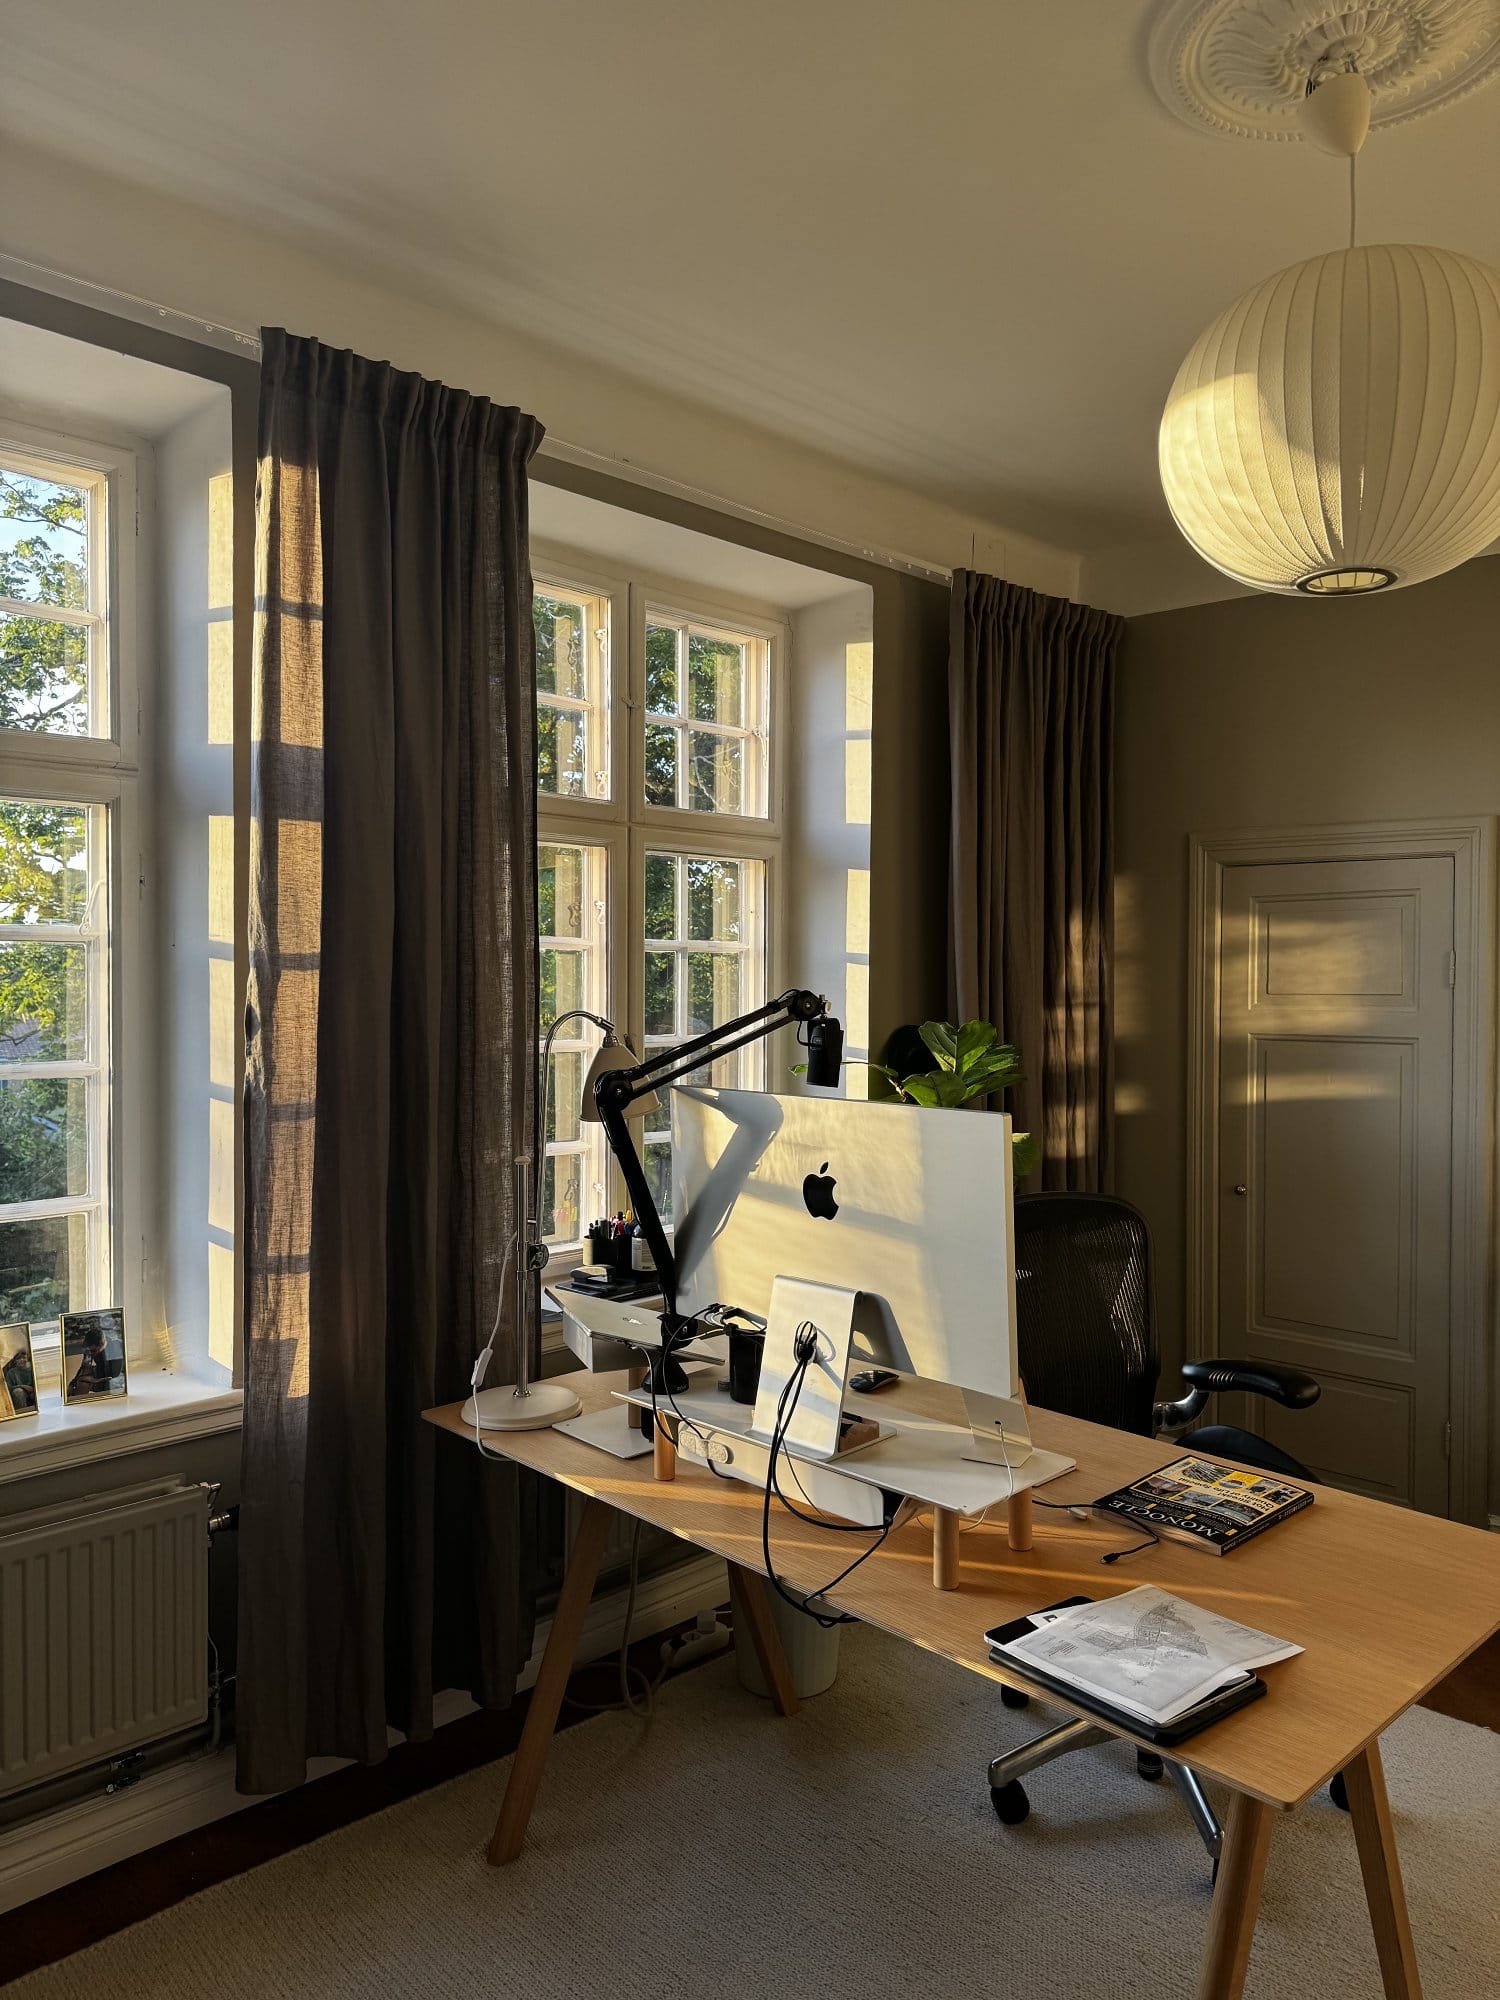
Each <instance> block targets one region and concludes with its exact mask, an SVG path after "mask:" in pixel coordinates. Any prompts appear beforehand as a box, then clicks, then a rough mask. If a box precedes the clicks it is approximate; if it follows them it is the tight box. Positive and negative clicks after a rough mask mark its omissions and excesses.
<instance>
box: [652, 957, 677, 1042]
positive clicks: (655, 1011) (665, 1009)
mask: <svg viewBox="0 0 1500 2000" xmlns="http://www.w3.org/2000/svg"><path fill="white" fill-rule="evenodd" d="M676 1032H677V954H676V952H674V951H648V952H647V953H646V1033H647V1034H648V1035H664V1036H666V1037H667V1038H668V1040H671V1038H672V1037H673V1036H675V1034H676Z"/></svg>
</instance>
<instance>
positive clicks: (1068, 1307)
mask: <svg viewBox="0 0 1500 2000" xmlns="http://www.w3.org/2000/svg"><path fill="white" fill-rule="evenodd" d="M1016 1331H1017V1345H1018V1349H1019V1354H1020V1364H1021V1379H1022V1380H1023V1381H1024V1383H1025V1384H1026V1395H1027V1399H1028V1401H1030V1402H1032V1403H1035V1404H1037V1405H1039V1406H1040V1407H1041V1408H1043V1409H1048V1410H1061V1411H1063V1412H1064V1413H1065V1414H1066V1415H1068V1416H1071V1417H1083V1418H1085V1419H1086V1420H1087V1421H1088V1422H1089V1423H1094V1424H1108V1425H1109V1426H1110V1427H1111V1428H1113V1429H1115V1430H1125V1431H1137V1432H1139V1433H1140V1434H1141V1435H1142V1436H1145V1437H1153V1436H1156V1437H1162V1438H1164V1439H1167V1440H1170V1442H1171V1443H1173V1444H1174V1445H1182V1446H1184V1447H1187V1448H1189V1449H1191V1450H1194V1451H1201V1452H1204V1453H1206V1454H1208V1455H1209V1456H1210V1457H1214V1458H1233V1459H1238V1460H1239V1461H1240V1462H1241V1463H1242V1464H1245V1465H1253V1466H1256V1467H1259V1468H1260V1469H1262V1470H1264V1471H1267V1472H1281V1473H1285V1474H1286V1475H1287V1476H1288V1477H1289V1478H1292V1479H1306V1478H1308V1477H1309V1476H1310V1475H1309V1474H1308V1472H1307V1471H1306V1469H1305V1468H1304V1467H1303V1466H1301V1465H1299V1464H1298V1463H1297V1461H1296V1459H1294V1458H1292V1457H1290V1456H1289V1455H1288V1454H1287V1453H1286V1452H1284V1451H1282V1450H1281V1449H1280V1448H1279V1447H1278V1446H1276V1445H1274V1444H1272V1443H1271V1442H1270V1440H1269V1439H1268V1438H1263V1437H1257V1436H1256V1434H1255V1433H1254V1432H1253V1431H1246V1430H1241V1429H1240V1428H1239V1427H1238V1426H1237V1425H1234V1424H1205V1425H1199V1426H1197V1428H1193V1426H1194V1425H1195V1423H1196V1420H1197V1418H1198V1417H1199V1416H1200V1415H1201V1414H1202V1412H1203V1411H1204V1409H1205V1408H1206V1407H1207V1404H1208V1400H1209V1398H1210V1396H1212V1395H1213V1393H1214V1392H1215V1390H1219V1389H1225V1390H1238V1391H1246V1392H1248V1393H1249V1394H1251V1395H1256V1396H1268V1397H1270V1399H1271V1400H1272V1401H1273V1402H1276V1403H1280V1404H1281V1405H1282V1406H1283V1408H1285V1409H1290V1410H1305V1409H1306V1408H1308V1406H1309V1405H1310V1404H1312V1403H1315V1402H1316V1401H1317V1400H1318V1396H1319V1393H1320V1392H1319V1389H1318V1384H1317V1383H1316V1382H1315V1381H1314V1380H1313V1378H1312V1377H1311V1376H1310V1375H1304V1374H1303V1373H1302V1372H1301V1370H1300V1369H1296V1368H1282V1367H1278V1366H1276V1365H1274V1364H1272V1363H1268V1362H1262V1361H1222V1360H1217V1359H1216V1360H1213V1361H1189V1362H1187V1363H1185V1364H1184V1367H1183V1370H1182V1373H1183V1377H1184V1380H1185V1381H1186V1383H1187V1385H1188V1386H1187V1390H1186V1393H1185V1394H1184V1395H1182V1396H1181V1397H1179V1399H1178V1400H1177V1401H1176V1402H1173V1403H1161V1402H1158V1401H1157V1400H1156V1390H1157V1379H1158V1377H1159V1375H1160V1373H1161V1355H1160V1352H1159V1350H1158V1348H1157V1343H1156V1297H1155V1293H1154V1291H1153V1289H1152V1282H1151V1236H1150V1232H1149V1231H1148V1229H1147V1227H1146V1223H1145V1218H1144V1217H1143V1216H1142V1215H1141V1214H1140V1212H1139V1211H1138V1210H1137V1209H1134V1208H1132V1207H1131V1205H1130V1203H1129V1202H1128V1201H1119V1200H1117V1199H1116V1198H1115V1197H1114V1196H1112V1195H1094V1194H1033V1195H1022V1196H1020V1197H1018V1199H1017V1201H1016ZM1001 1693H1002V1696H1003V1698H1004V1700H1005V1704H1006V1706H1007V1707H1008V1708H1025V1707H1026V1706H1027V1705H1028V1703H1029V1701H1030V1696H1028V1695H1025V1694H1022V1693H1020V1692H1019V1691H1018V1690H1016V1689H1013V1688H1003V1689H1002V1690H1001ZM1109 1740H1110V1739H1109V1736H1108V1733H1107V1731H1105V1730H1103V1729H1100V1728H1097V1727H1095V1726H1094V1725H1093V1724H1091V1723H1088V1722H1086V1721H1076V1722H1069V1723H1065V1724H1063V1725H1062V1727H1061V1728H1058V1729H1054V1730H1052V1731H1050V1732H1049V1733H1048V1734H1047V1735H1045V1736H1041V1737H1037V1738H1035V1739H1034V1740H1033V1741H1032V1742H1030V1743H1027V1744H1025V1745H1023V1746H1022V1747H1021V1748H1020V1749H1019V1750H1012V1751H1009V1752H1007V1753H1006V1754H1005V1755H1004V1756H1002V1757H997V1758H995V1759H994V1761H993V1762H992V1763H991V1765H990V1797H991V1799H992V1800H993V1802H994V1806H995V1811H996V1813H997V1814H998V1815H999V1817H1000V1819H1001V1820H1003V1821H1004V1822H1005V1824H1006V1825H1007V1826H1017V1825H1019V1824H1020V1822H1021V1821H1022V1820H1023V1819H1025V1818H1026V1816H1027V1814H1028V1812H1029V1811H1030V1809H1031V1808H1030V1802H1029V1800H1028V1799H1027V1796H1026V1792H1025V1790H1024V1788H1023V1786H1022V1784H1021V1779H1022V1778H1023V1777H1024V1776H1026V1775H1027V1774H1028V1773H1029V1772H1031V1771H1035V1770H1038V1769H1040V1768H1041V1766H1042V1765H1043V1764H1049V1763H1051V1762H1052V1760H1053V1759H1054V1758H1055V1757H1062V1756H1065V1755H1067V1753H1068V1752H1069V1751H1072V1750H1082V1749H1085V1748H1087V1747H1089V1746H1090V1745H1092V1744H1095V1743H1101V1742H1107V1741H1109ZM1136 1764H1137V1768H1138V1769H1139V1771H1140V1773H1141V1775H1142V1777H1145V1778H1152V1779H1155V1778H1160V1777H1161V1776H1162V1775H1163V1773H1164V1772H1165V1773H1166V1775H1168V1776H1169V1777H1170V1778H1171V1780H1172V1782H1173V1784H1174V1785H1175V1786H1176V1787H1177V1789H1178V1791H1179V1792H1181V1794H1182V1796H1183V1799H1184V1801H1185V1802H1186V1804H1187V1807H1188V1810H1189V1811H1190V1812H1191V1813H1192V1816H1193V1819H1194V1821H1195V1822H1196V1824H1197V1827H1198V1831H1199V1833H1200V1834H1201V1835H1202V1837H1203V1843H1204V1845H1205V1847H1207V1849H1208V1851H1209V1854H1210V1856H1211V1857H1212V1859H1213V1863H1214V1868H1215V1871H1216V1872H1217V1869H1218V1861H1219V1849H1220V1845H1221V1833H1220V1828H1219V1822H1218V1819H1217V1817H1216V1815H1215V1813H1214V1810H1213V1807H1212V1806H1211V1805H1210V1804H1209V1802H1208V1799H1207V1797H1206V1796H1205V1795H1204V1792H1203V1788H1202V1786H1201V1785H1200V1784H1199V1783H1198V1780H1197V1778H1196V1777H1194V1775H1193V1773H1192V1772H1191V1771H1189V1770H1188V1769H1187V1768H1186V1766H1185V1765H1182V1764H1174V1763H1171V1762H1170V1761H1164V1760H1163V1759H1162V1758H1160V1757H1157V1756H1155V1755H1154V1754H1153V1753H1151V1752H1150V1751H1146V1750H1142V1751H1139V1752H1138V1753H1137V1757H1136ZM1337 1796H1338V1794H1337V1790H1335V1797H1336V1798H1337ZM1339 1803H1340V1804H1343V1800H1342V1799H1340V1800H1339Z"/></svg>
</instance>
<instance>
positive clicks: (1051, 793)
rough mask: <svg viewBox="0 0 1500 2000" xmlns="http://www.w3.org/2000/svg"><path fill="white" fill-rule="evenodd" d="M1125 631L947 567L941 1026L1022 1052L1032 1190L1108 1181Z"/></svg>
mask: <svg viewBox="0 0 1500 2000" xmlns="http://www.w3.org/2000/svg"><path fill="white" fill-rule="evenodd" d="M1123 631H1124V622H1123V620H1121V619H1119V618H1115V617H1112V616H1111V615H1110V614H1109V613H1108V612H1104V611H1093V610H1090V608H1089V607H1088V606H1087V605H1084V604H1071V603H1069V602H1067V601H1066V600H1065V599H1063V598H1057V597H1043V596H1041V595H1040V594H1039V593H1038V592H1036V591H1034V590H1027V589H1025V588H1023V587H1022V586H1021V585H1019V584H1014V583H1004V582H1002V581H1001V580H1000V578H999V577H994V576H982V575H980V574H978V573H977V572H976V571H973V570H959V571H958V572H956V574H955V575H954V578H953V601H952V615H951V621H950V626H949V653H948V688H949V728H950V733H951V744H952V774H953V791H952V798H953V807H952V811H953V825H952V832H953V840H952V856H951V861H952V868H951V889H950V896H951V935H952V977H953V994H952V999H953V1005H954V1009H955V1014H954V1018H955V1019H956V1020H958V1021H965V1020H981V1021H992V1022H993V1023H994V1025H995V1026H996V1027H997V1028H998V1029H999V1031H1000V1034H1001V1037H1002V1039H1003V1040H1005V1041H1008V1042H1014V1043H1015V1044H1016V1046H1017V1047H1018V1048H1019V1049H1020V1051H1021V1058H1022V1062H1023V1064H1024V1067H1025V1072H1026V1075H1025V1081H1024V1082H1022V1083H1021V1084H1020V1085H1018V1086H1017V1087H1016V1089H1014V1090H1013V1091H1012V1092H1011V1093H1010V1097H1009V1100H1008V1102H1007V1105H1006V1109H1007V1110H1009V1111H1010V1112H1011V1114H1012V1116H1013V1117H1014V1119H1015V1124H1016V1130H1017V1131H1022V1132H1025V1131H1029V1132H1032V1133H1034V1134H1036V1135H1037V1137H1038V1138H1039V1139H1040V1141H1041V1145H1042V1164H1041V1167H1040V1170H1039V1176H1040V1184H1041V1185H1042V1186H1043V1187H1044V1188H1071V1189H1082V1190H1085V1191H1096V1190H1100V1189H1107V1188H1108V1187H1109V1186H1110V1184H1111V1176H1112V1172H1113V1158H1112V1153H1113V1127H1114V1045H1113V1031H1114V1024H1113V1008H1114V992H1113V955H1114V822H1113V813H1114V774H1113V757H1114V669H1115V658H1116V655H1117V653H1118V651H1119V644H1120V638H1121V635H1122V633H1123Z"/></svg>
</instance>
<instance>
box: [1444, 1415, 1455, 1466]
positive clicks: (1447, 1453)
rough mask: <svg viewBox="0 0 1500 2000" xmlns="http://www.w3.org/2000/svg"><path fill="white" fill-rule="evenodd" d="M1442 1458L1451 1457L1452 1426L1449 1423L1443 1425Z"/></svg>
mask: <svg viewBox="0 0 1500 2000" xmlns="http://www.w3.org/2000/svg"><path fill="white" fill-rule="evenodd" d="M1443 1456H1444V1458H1452V1456H1453V1426H1452V1424H1451V1423H1450V1424H1444V1425H1443Z"/></svg>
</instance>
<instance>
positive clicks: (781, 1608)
mask: <svg viewBox="0 0 1500 2000" xmlns="http://www.w3.org/2000/svg"><path fill="white" fill-rule="evenodd" d="M786 1587H787V1588H790V1586H786ZM752 1588H753V1586H752ZM765 1594H766V1602H767V1604H768V1605H769V1606H770V1610H771V1617H772V1620H773V1622H774V1623H775V1626H776V1630H777V1631H778V1632H779V1633H780V1634H781V1644H782V1650H783V1651H784V1652H785V1654H786V1657H787V1665H788V1666H789V1667H790V1669H791V1674H792V1686H793V1687H794V1688H795V1689H796V1690H797V1698H798V1700H799V1701H809V1700H811V1698H812V1697H813V1696H814V1695H815V1694H822V1693H823V1692H824V1690H825V1689H827V1688H831V1687H832V1686H833V1683H834V1681H835V1680H836V1679H837V1677H838V1671H839V1631H840V1627H839V1626H837V1625H834V1626H831V1627H829V1628H828V1629H827V1630H825V1629H824V1628H823V1626H821V1625H820V1624H819V1623H818V1622H817V1620H816V1619H815V1618H809V1617H807V1616H806V1615H805V1614H804V1613H803V1612H801V1611H794V1610H793V1609H792V1607H791V1605H790V1604H787V1603H786V1602H785V1601H784V1600H783V1599H782V1597H781V1596H780V1595H779V1593H778V1592H777V1591H776V1590H775V1588H774V1587H773V1586H772V1585H771V1584H769V1583H768V1584H766V1585H765ZM792 1595H793V1596H794V1597H800V1596H801V1595H802V1593H801V1592H800V1591H796V1590H794V1591H792ZM734 1656H735V1669H736V1671H737V1672H738V1674H739V1678H740V1686H741V1687H745V1688H748V1689H749V1690H750V1692H751V1694H758V1695H762V1696H765V1697H766V1698H767V1699H769V1697H770V1692H771V1691H770V1689H769V1688H768V1687H767V1686H766V1677H765V1675H764V1674H763V1673H762V1672H761V1670H760V1662H759V1660H757V1659H756V1657H755V1647H754V1646H753V1645H752V1644H751V1641H750V1634H749V1633H748V1632H747V1631H746V1630H745V1629H744V1626H743V1625H742V1623H741V1621H740V1620H739V1619H738V1618H737V1619H736V1620H735V1623H734Z"/></svg>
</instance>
